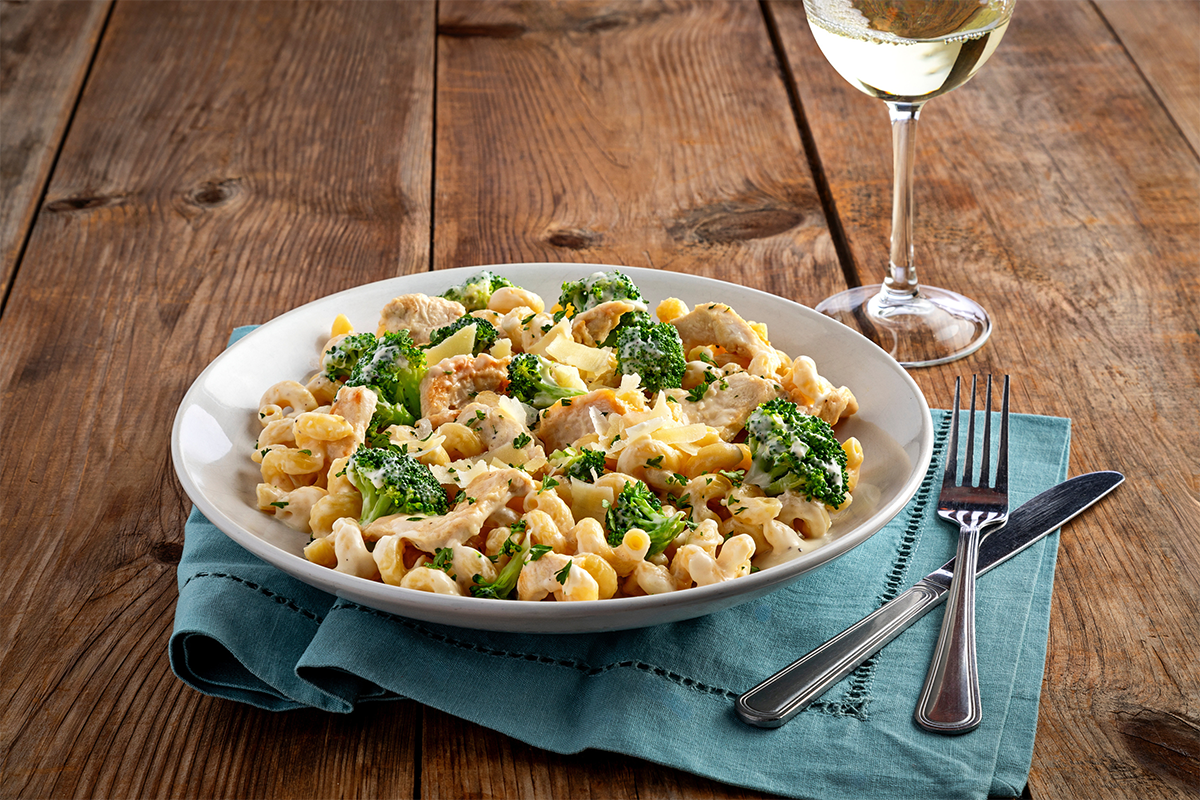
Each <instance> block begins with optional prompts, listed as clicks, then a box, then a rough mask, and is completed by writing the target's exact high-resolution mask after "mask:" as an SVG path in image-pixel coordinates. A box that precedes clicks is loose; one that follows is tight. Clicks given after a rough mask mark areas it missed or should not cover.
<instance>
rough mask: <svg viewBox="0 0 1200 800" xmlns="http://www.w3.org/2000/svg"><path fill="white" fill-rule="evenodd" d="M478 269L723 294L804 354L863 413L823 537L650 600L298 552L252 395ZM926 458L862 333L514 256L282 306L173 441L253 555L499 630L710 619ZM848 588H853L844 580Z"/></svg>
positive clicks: (786, 569) (669, 276)
mask: <svg viewBox="0 0 1200 800" xmlns="http://www.w3.org/2000/svg"><path fill="white" fill-rule="evenodd" d="M482 269H490V270H493V271H494V272H497V273H499V274H502V275H504V276H506V277H508V278H509V279H511V280H512V281H513V282H514V283H516V284H518V285H520V286H524V287H526V288H528V289H530V290H532V291H535V292H538V293H539V294H540V295H541V296H542V297H543V298H544V299H545V300H546V302H547V304H548V305H551V304H553V303H554V302H555V301H556V300H557V299H558V295H559V293H560V287H561V285H562V282H563V281H565V280H578V279H579V278H581V277H583V276H586V275H589V274H591V273H593V272H596V271H607V270H610V269H621V270H622V271H624V272H626V273H628V274H629V276H630V277H631V278H632V279H633V280H634V282H635V283H637V285H638V287H639V288H640V289H641V290H642V293H643V294H644V295H645V296H646V298H647V300H648V301H649V302H650V306H651V308H652V309H653V307H654V306H655V305H656V304H657V303H658V301H659V300H662V299H663V298H666V297H678V298H680V299H682V300H684V301H685V302H687V303H688V304H689V305H696V304H699V303H703V302H711V301H719V302H722V303H726V304H728V305H730V306H732V307H733V308H734V310H736V311H737V312H738V313H739V314H741V315H742V316H743V317H744V318H746V319H749V320H753V321H758V322H764V323H766V324H767V326H768V330H769V332H770V336H771V342H772V344H773V345H775V346H776V347H777V348H779V349H781V350H783V351H784V352H786V353H788V354H789V355H791V356H793V357H795V356H798V355H810V356H812V357H813V358H814V359H815V360H816V362H817V368H818V370H819V371H820V372H821V374H822V375H824V376H825V377H827V378H829V379H830V380H831V381H832V382H833V383H834V385H837V386H841V385H846V386H848V387H850V389H851V390H852V391H853V392H854V394H855V396H856V397H857V398H858V402H859V411H858V413H857V414H856V415H855V416H854V417H852V418H851V419H849V420H847V421H845V422H843V423H842V424H841V425H839V426H838V435H839V437H840V438H845V437H848V436H856V437H857V438H858V440H859V441H860V442H862V445H863V451H864V453H865V463H864V466H863V469H862V473H861V476H860V479H859V484H858V488H857V489H856V490H855V492H854V502H853V504H852V505H851V507H850V508H849V509H848V510H847V511H846V512H844V513H843V514H842V515H841V516H840V517H839V518H838V519H837V520H836V523H835V525H834V528H833V530H831V531H830V534H829V536H828V537H827V538H828V540H829V541H828V543H827V544H824V545H822V546H821V547H819V548H817V549H815V550H813V551H811V552H808V553H805V554H803V555H800V556H798V557H797V558H796V559H794V560H792V561H789V562H787V563H784V564H780V565H777V566H774V567H771V568H769V569H764V570H761V571H759V572H756V573H754V574H752V575H748V576H746V577H744V578H739V579H737V580H733V581H727V582H725V583H721V584H716V585H712V586H702V587H696V588H693V589H687V590H684V591H679V592H670V593H667V594H662V595H654V596H647V597H627V598H616V599H612V600H597V601H591V602H574V603H556V602H540V603H530V602H517V601H498V600H486V599H481V598H475V597H450V596H445V595H435V594H429V593H425V592H418V591H414V590H411V589H402V588H400V587H396V586H388V585H386V584H383V583H375V582H372V581H368V580H364V579H362V578H357V577H354V576H350V575H345V574H342V573H339V572H335V571H334V570H331V569H328V568H326V567H321V566H318V565H316V564H313V563H311V562H310V561H308V560H306V559H305V558H304V556H303V549H304V546H305V544H306V543H307V542H308V538H309V537H308V536H307V535H306V534H302V533H297V532H296V531H293V530H292V529H290V528H288V527H287V526H285V525H283V524H282V523H281V522H279V521H277V520H275V519H273V518H272V517H270V516H269V515H266V514H264V513H262V512H261V511H259V510H258V508H257V504H256V501H255V485H256V484H257V483H258V482H259V474H258V473H259V470H258V467H257V465H255V464H254V463H253V462H252V461H251V460H250V455H251V453H252V452H253V449H254V443H255V440H256V438H257V434H258V431H259V430H260V427H259V425H258V423H257V420H256V414H257V410H258V402H259V399H260V398H261V397H262V394H263V392H264V391H265V390H266V388H267V387H269V386H271V385H272V384H273V383H275V382H276V381H280V380H288V379H290V380H299V381H303V380H305V379H306V378H307V377H308V376H309V375H310V374H312V373H313V372H314V371H315V370H316V368H317V365H318V362H319V351H320V347H321V345H322V344H323V343H324V342H325V340H326V339H327V338H328V335H329V328H330V325H331V324H332V322H333V319H334V317H336V316H337V315H338V314H345V315H346V316H347V317H348V318H349V319H350V321H351V322H352V323H353V324H354V328H355V330H368V331H373V330H374V329H375V327H376V325H377V323H378V320H379V310H380V309H381V308H382V307H383V305H384V304H385V303H386V302H387V301H388V300H390V299H391V298H393V297H395V296H397V295H401V294H405V293H409V292H424V293H426V294H430V295H435V294H440V293H441V292H443V291H445V289H446V288H447V287H449V286H451V285H453V284H456V283H461V282H462V281H463V280H465V279H466V278H467V277H469V276H471V275H473V274H475V273H476V272H478V271H480V270H482ZM932 453H933V421H932V419H931V417H930V414H929V406H928V404H927V403H926V402H925V398H924V396H923V395H922V394H921V390H920V389H919V388H918V387H917V385H916V383H915V382H914V381H913V380H912V378H911V377H909V375H908V373H906V372H905V371H904V369H903V368H902V367H901V366H900V365H899V364H897V363H896V361H895V360H893V359H892V358H891V357H890V356H889V355H887V354H886V353H885V352H884V351H883V350H881V349H880V348H878V347H877V346H876V345H874V344H873V343H871V342H870V341H869V340H867V339H866V338H864V337H862V336H861V335H859V334H858V333H856V332H854V331H852V330H850V329H849V328H847V327H845V326H843V325H841V324H839V323H837V322H834V321H833V320H831V319H829V318H827V317H825V316H823V315H821V314H818V313H817V312H815V311H813V310H811V309H809V308H806V307H804V306H801V305H798V304H796V303H793V302H791V301H789V300H784V299H782V298H779V297H776V296H774V295H770V294H766V293H764V292H760V291H758V290H755V289H749V288H746V287H744V286H737V285H735V284H730V283H725V282H723V281H717V280H713V279H710V278H701V277H696V276H692V275H684V274H680V273H674V272H663V271H658V270H647V269H636V268H631V267H612V266H608V265H600V264H512V265H501V266H487V267H484V266H480V267H469V268H462V269H452V270H439V271H437V272H428V273H422V274H419V275H409V276H404V277H400V278H393V279H390V280H385V281H380V282H378V283H372V284H367V285H365V286H359V287H357V288H355V289H349V290H347V291H344V292H339V293H338V294H334V295H330V296H328V297H325V298H322V299H320V300H316V301H313V302H311V303H308V304H307V305H304V306H301V307H299V308H296V309H294V310H292V311H289V312H287V313H285V314H283V315H282V316H280V317H278V318H276V319H274V320H272V321H271V322H268V323H267V324H265V325H263V326H261V327H260V328H258V329H256V330H255V331H253V332H252V333H250V334H249V335H247V336H246V337H245V338H243V339H242V340H241V341H239V342H237V343H236V344H234V345H233V346H232V347H230V348H229V349H227V350H226V351H225V352H223V353H222V354H221V355H220V356H219V357H217V358H216V359H215V360H214V361H213V362H212V363H211V364H210V365H209V366H208V367H207V368H206V369H205V370H204V371H203V372H202V373H200V375H199V377H197V378H196V380H195V382H194V383H193V384H192V386H191V388H190V389H189V390H188V392H187V394H186V396H185V397H184V399H183V402H182V403H181V404H180V407H179V411H178V412H177V414H176V416H175V425H174V429H173V431H172V436H171V454H172V456H173V458H174V462H175V470H176V472H177V473H178V475H179V480H180V482H181V483H182V484H183V488H184V491H186V492H187V494H188V496H189V497H191V499H192V501H193V502H194V503H195V504H196V506H197V508H199V510H200V511H201V512H202V513H203V514H204V515H205V516H206V517H207V518H208V519H209V520H211V521H212V523H213V524H214V525H216V526H217V527H218V528H219V529H220V530H222V531H224V532H225V533H226V534H227V535H228V536H229V537H230V538H232V539H233V540H234V541H235V542H237V543H238V544H240V545H241V546H242V547H244V548H246V549H247V550H249V551H250V552H252V553H254V554H255V555H256V556H258V557H259V558H261V559H263V560H264V561H267V562H268V563H270V564H272V565H274V566H276V567H278V568H279V569H281V570H283V571H284V572H287V573H288V574H290V575H293V576H294V577H296V578H298V579H299V580H301V581H304V582H305V583H308V584H310V585H312V586H314V587H316V588H318V589H322V590H324V591H326V592H329V593H331V594H335V595H338V596H339V597H344V598H346V599H349V600H353V601H355V602H358V603H361V604H362V605H365V606H369V607H371V608H375V609H378V610H381V611H387V612H391V613H394V614H398V615H400V616H404V617H411V618H413V619H418V620H423V621H425V622H434V623H442V624H447V625H457V626H460V627H465V628H477V629H484V630H495V631H512V632H528V633H582V632H588V631H602V630H619V629H624V628H638V627H643V626H648V625H657V624H659V623H665V622H674V621H676V620H681V619H689V618H692V617H698V616H702V615H704V614H710V613H712V612H714V611H718V610H720V609H723V608H728V607H730V606H733V605H737V604H739V603H744V602H747V601H749V600H753V599H756V598H758V597H761V596H762V595H764V594H766V593H768V592H771V591H773V590H775V589H778V588H780V587H782V586H784V585H786V584H788V583H791V582H792V581H794V580H797V579H798V578H800V577H802V576H803V575H805V574H806V573H808V572H811V571H812V570H814V569H816V568H817V567H820V566H822V565H823V564H827V563H829V562H830V561H832V560H833V559H835V558H838V557H840V556H842V555H845V554H847V553H849V552H850V551H851V550H853V549H854V548H855V547H857V546H858V545H860V544H862V543H863V542H865V541H866V540H867V539H868V538H869V537H870V536H871V535H872V534H874V533H875V532H876V531H878V530H879V529H880V528H882V527H883V526H884V525H885V524H887V522H888V521H889V520H890V519H892V517H894V516H895V515H896V514H898V513H899V512H900V511H901V509H903V508H904V505H905V504H906V503H907V502H908V500H909V499H910V498H911V497H912V496H913V495H914V494H915V493H916V491H917V488H918V486H919V485H920V483H921V480H922V478H923V477H924V475H925V471H926V469H927V468H928V466H929V462H930V458H931V457H932ZM843 590H844V591H846V592H847V593H852V592H854V591H856V588H855V587H853V586H847V587H843Z"/></svg>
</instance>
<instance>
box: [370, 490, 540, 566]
mask: <svg viewBox="0 0 1200 800" xmlns="http://www.w3.org/2000/svg"><path fill="white" fill-rule="evenodd" d="M534 488H535V484H534V482H533V478H531V477H530V476H529V475H527V474H526V473H524V472H522V471H521V470H519V469H497V470H492V471H491V472H487V473H484V474H482V475H480V476H479V477H478V478H476V479H475V480H473V481H471V484H470V486H468V487H467V488H466V489H464V490H463V492H462V493H461V494H459V496H458V502H457V503H455V505H454V508H452V509H451V510H450V511H449V513H447V514H445V515H443V516H440V517H413V516H411V515H409V514H390V515H388V516H386V517H380V518H379V519H377V520H375V521H374V522H372V523H371V524H370V525H368V526H367V528H366V530H365V531H363V535H364V537H365V538H366V539H367V540H368V541H377V542H378V544H377V545H376V549H379V548H380V547H384V546H385V544H386V541H385V540H387V538H388V537H389V536H396V537H399V538H400V539H404V540H406V541H408V542H411V543H412V545H413V546H414V547H416V548H417V549H418V550H421V551H423V552H426V553H435V552H437V550H438V548H440V547H452V546H454V545H459V544H463V543H465V542H466V541H467V540H468V539H471V538H472V537H474V536H476V535H477V534H478V533H479V531H480V530H481V529H482V528H483V524H484V522H486V521H487V519H488V517H490V516H491V515H492V514H493V513H494V512H496V511H499V510H500V509H502V508H504V507H505V506H507V505H508V503H509V502H510V501H511V500H513V499H514V498H518V497H521V498H523V497H525V496H526V495H528V494H529V493H530V492H532V491H533V490H534Z"/></svg>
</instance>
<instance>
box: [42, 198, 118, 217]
mask: <svg viewBox="0 0 1200 800" xmlns="http://www.w3.org/2000/svg"><path fill="white" fill-rule="evenodd" d="M123 199H124V198H123V197H122V196H120V195H79V196H78V197H64V198H62V199H61V200H52V201H50V202H49V203H46V210H47V211H51V212H53V213H55V214H61V213H64V212H71V211H86V210H88V209H92V208H103V207H104V206H112V205H116V204H118V203H120V202H121V201H122V200H123Z"/></svg>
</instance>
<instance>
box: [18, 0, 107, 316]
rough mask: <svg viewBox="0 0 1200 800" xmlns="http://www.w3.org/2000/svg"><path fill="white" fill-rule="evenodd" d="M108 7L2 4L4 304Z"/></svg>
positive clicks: (58, 1) (102, 2) (63, 2)
mask: <svg viewBox="0 0 1200 800" xmlns="http://www.w3.org/2000/svg"><path fill="white" fill-rule="evenodd" d="M111 5H112V0H89V2H83V3H81V2H75V1H74V0H45V2H38V3H11V2H6V3H3V4H0V119H3V120H4V125H3V126H2V127H0V253H2V254H3V261H2V262H0V297H3V296H4V295H5V293H6V292H7V291H8V286H9V284H10V283H11V282H12V276H13V273H14V272H15V270H16V268H17V259H18V256H19V254H20V252H21V247H22V246H23V245H24V244H25V238H26V236H27V234H28V233H29V228H30V226H31V225H32V224H33V217H34V214H35V212H36V209H37V203H38V201H39V200H40V198H41V196H42V191H43V190H44V189H45V188H46V180H47V178H48V177H49V175H50V167H51V165H52V164H53V163H54V156H55V155H56V154H57V153H58V147H59V144H60V143H61V142H62V137H63V134H64V132H65V131H66V128H67V122H68V120H69V119H70V118H71V111H72V109H73V108H74V107H75V101H76V99H77V98H78V96H79V92H80V90H81V88H82V86H83V80H84V76H85V75H86V74H87V68H88V64H90V63H91V60H92V54H93V53H94V52H95V50H96V43H97V42H98V41H99V37H100V31H101V30H102V29H103V27H104V21H105V19H106V18H107V17H108V9H109V7H110V6H111Z"/></svg>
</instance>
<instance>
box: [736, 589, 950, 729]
mask: <svg viewBox="0 0 1200 800" xmlns="http://www.w3.org/2000/svg"><path fill="white" fill-rule="evenodd" d="M945 596H946V588H945V587H944V586H939V585H937V584H936V583H933V582H931V581H927V580H921V581H919V582H917V584H916V585H914V586H912V587H911V588H909V589H908V590H907V591H905V592H903V593H902V594H900V595H899V596H898V597H896V598H895V599H894V600H892V601H890V602H888V603H885V604H883V605H882V606H881V607H880V608H879V609H877V610H876V611H874V612H873V613H871V614H870V615H868V616H866V617H863V619H861V620H859V621H858V622H856V623H854V624H853V625H851V626H850V627H849V628H847V629H846V630H844V631H842V632H841V633H839V634H838V635H837V636H835V637H833V638H832V639H830V640H829V641H828V642H826V643H825V644H823V645H821V646H820V647H818V648H817V649H816V650H813V651H812V652H811V653H809V654H808V655H806V656H803V657H801V658H800V659H798V660H796V661H793V662H792V663H791V664H789V665H788V666H786V667H784V668H783V669H781V670H780V671H779V672H776V673H775V674H774V675H772V676H771V677H769V678H767V679H766V680H765V681H763V682H762V683H760V684H758V685H757V686H755V687H754V688H753V689H751V690H750V691H748V692H746V693H745V694H743V695H742V696H741V697H739V698H738V699H737V701H736V702H735V703H734V710H735V711H736V712H737V715H738V717H739V718H740V719H741V720H742V722H745V723H746V724H748V725H754V726H756V727H759V728H778V727H779V726H780V725H782V724H783V723H785V722H787V721H788V720H789V719H791V718H792V717H794V716H796V715H797V714H799V713H800V712H801V711H803V710H804V709H805V708H807V707H808V705H809V704H810V703H812V701H814V700H816V699H817V698H818V697H820V696H821V695H823V694H824V693H825V692H826V691H828V690H829V688H830V687H831V686H833V685H834V684H835V683H837V682H838V681H840V680H841V679H842V678H844V677H846V676H847V675H849V674H850V673H851V672H853V671H854V669H855V667H857V666H858V665H859V664H861V663H863V662H864V661H866V660H867V659H868V658H870V657H871V656H873V655H875V654H876V653H878V652H879V651H880V650H881V649H882V648H883V646H884V645H886V644H887V643H888V642H890V641H891V640H892V639H895V638H896V637H897V636H899V635H900V633H902V632H903V631H904V630H905V629H906V628H908V626H910V625H912V624H913V623H914V622H916V621H917V620H919V619H920V618H921V617H923V616H925V614H927V613H929V611H930V610H931V609H932V608H934V607H935V606H937V605H938V604H939V603H941V602H942V600H943V599H945Z"/></svg>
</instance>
